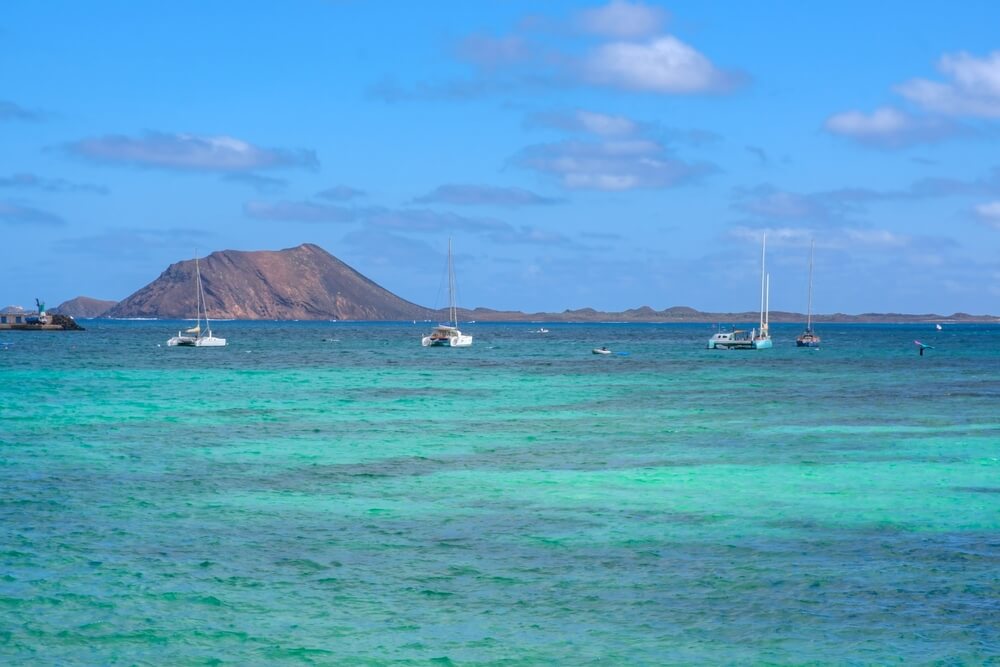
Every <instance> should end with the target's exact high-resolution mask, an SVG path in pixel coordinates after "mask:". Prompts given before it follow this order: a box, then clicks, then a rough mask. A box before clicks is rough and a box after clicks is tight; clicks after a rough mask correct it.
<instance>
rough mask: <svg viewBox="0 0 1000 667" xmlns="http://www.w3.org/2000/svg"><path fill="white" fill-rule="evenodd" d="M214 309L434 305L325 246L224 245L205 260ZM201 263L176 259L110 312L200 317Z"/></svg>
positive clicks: (329, 310) (269, 315)
mask: <svg viewBox="0 0 1000 667" xmlns="http://www.w3.org/2000/svg"><path fill="white" fill-rule="evenodd" d="M199 263H200V268H201V280H202V284H203V285H204V289H205V301H206V304H207V306H208V315H209V317H210V318H213V319H241V320H328V319H338V320H408V319H426V318H430V317H432V315H433V313H432V311H430V310H428V309H427V308H424V307H422V306H418V305H416V304H414V303H410V302H409V301H406V300H404V299H401V298H399V297H398V296H396V295H395V294H392V293H391V292H389V291H387V290H385V289H384V288H382V287H381V286H379V285H377V284H376V283H374V282H373V281H371V280H369V279H368V278H366V277H364V276H363V275H361V274H360V273H358V272H357V271H355V270H354V269H352V268H351V267H349V266H348V265H347V264H344V263H343V262H341V261H340V260H339V259H337V258H336V257H334V256H333V255H331V254H330V253H328V252H326V251H325V250H323V249H322V248H320V247H319V246H316V245H313V244H311V243H305V244H303V245H300V246H297V247H295V248H288V249H286V250H275V251H272V250H261V251H256V252H244V251H238V250H224V251H220V252H213V253H212V254H211V255H209V256H208V257H206V258H204V259H201V260H199ZM195 304H196V288H195V262H194V260H186V261H183V262H177V263H176V264H171V265H170V266H169V267H168V268H167V270H166V271H164V272H163V273H162V274H161V275H160V277H159V278H157V279H156V280H154V281H153V282H151V283H150V284H149V285H146V286H145V287H143V288H142V289H141V290H139V291H138V292H136V293H135V294H133V295H131V296H129V297H128V298H126V299H125V300H123V301H121V302H120V303H118V304H117V305H116V306H114V307H113V308H111V309H110V310H109V311H108V312H107V313H106V315H107V316H108V317H161V318H186V317H194V315H195V310H196V305H195Z"/></svg>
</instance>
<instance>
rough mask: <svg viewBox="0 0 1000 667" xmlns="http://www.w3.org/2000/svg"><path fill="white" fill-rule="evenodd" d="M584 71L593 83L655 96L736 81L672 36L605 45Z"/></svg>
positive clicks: (584, 65)
mask: <svg viewBox="0 0 1000 667" xmlns="http://www.w3.org/2000/svg"><path fill="white" fill-rule="evenodd" d="M582 69H583V77H584V78H585V79H586V80H587V81H589V82H591V83H594V84H600V85H606V86H612V87H616V88H624V89H626V90H635V91H644V92H654V93H673V94H677V93H704V92H717V91H721V90H725V89H728V88H731V87H732V86H733V85H734V84H735V83H736V79H737V77H735V76H734V75H732V74H730V73H727V72H724V71H722V70H720V69H718V68H716V67H715V65H713V64H712V63H711V61H709V59H708V58H706V57H705V56H703V55H702V54H701V53H699V52H698V51H696V50H695V49H693V48H692V47H690V46H688V45H687V44H685V43H684V42H682V41H680V40H679V39H677V38H676V37H673V36H670V35H667V36H664V37H658V38H656V39H654V40H652V41H650V42H646V43H636V42H612V43H608V44H603V45H601V46H599V47H597V49H596V50H594V51H593V52H592V53H591V54H590V55H589V56H588V57H586V58H585V59H584V61H583V63H582Z"/></svg>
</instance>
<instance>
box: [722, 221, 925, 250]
mask: <svg viewBox="0 0 1000 667" xmlns="http://www.w3.org/2000/svg"><path fill="white" fill-rule="evenodd" d="M763 233H767V242H768V245H769V246H772V247H774V246H779V247H781V246H791V247H806V246H808V245H809V244H810V243H811V242H812V241H813V240H815V238H816V230H815V229H813V228H810V227H748V226H744V225H739V226H736V227H733V228H732V229H731V230H730V231H729V235H730V236H731V237H732V238H734V239H739V240H743V241H752V242H754V243H760V238H761V235H762V234H763ZM912 244H913V238H912V237H910V236H907V235H904V234H897V233H895V232H892V231H889V230H887V229H871V228H866V227H844V228H839V229H828V230H824V232H823V237H822V239H821V241H820V242H819V244H818V245H820V246H821V247H824V248H833V249H850V248H854V249H859V248H862V247H863V248H874V249H878V248H900V247H906V246H910V245H912Z"/></svg>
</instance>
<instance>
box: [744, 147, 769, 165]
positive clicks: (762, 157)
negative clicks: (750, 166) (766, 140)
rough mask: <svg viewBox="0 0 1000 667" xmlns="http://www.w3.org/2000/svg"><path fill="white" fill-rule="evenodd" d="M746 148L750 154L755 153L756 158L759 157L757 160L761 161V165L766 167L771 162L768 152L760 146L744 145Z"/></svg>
mask: <svg viewBox="0 0 1000 667" xmlns="http://www.w3.org/2000/svg"><path fill="white" fill-rule="evenodd" d="M744 148H745V149H746V151H747V152H748V153H750V155H753V156H754V157H755V158H757V162H759V163H760V164H761V166H765V167H766V166H767V165H768V164H770V162H771V161H770V160H769V159H768V157H767V152H766V151H765V150H764V149H763V148H761V147H760V146H744Z"/></svg>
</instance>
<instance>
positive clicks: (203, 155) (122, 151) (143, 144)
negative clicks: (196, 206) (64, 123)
mask: <svg viewBox="0 0 1000 667" xmlns="http://www.w3.org/2000/svg"><path fill="white" fill-rule="evenodd" d="M66 148H67V150H68V151H69V152H70V153H73V154H75V155H79V156H81V157H85V158H88V159H91V160H96V161H99V162H110V163H116V162H117V163H123V164H131V165H136V166H144V167H159V168H163V169H181V170H196V171H222V172H233V171H249V170H253V169H266V168H271V167H316V166H317V165H318V161H317V159H316V155H315V153H313V152H312V151H304V150H286V149H275V148H260V147H258V146H254V145H253V144H251V143H248V142H246V141H243V140H242V139H236V138H234V137H229V136H224V135H223V136H196V135H193V134H168V133H165V132H147V133H146V134H144V135H142V136H141V137H127V136H123V135H107V136H103V137H94V138H91V139H83V140H81V141H77V142H75V143H72V144H69V145H68V146H67V147H66Z"/></svg>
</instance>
